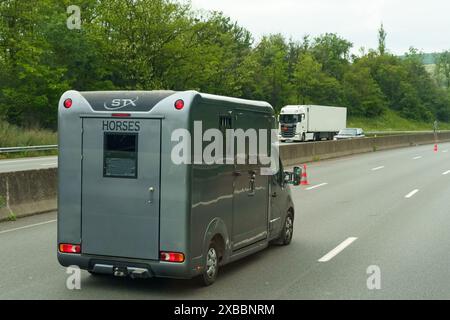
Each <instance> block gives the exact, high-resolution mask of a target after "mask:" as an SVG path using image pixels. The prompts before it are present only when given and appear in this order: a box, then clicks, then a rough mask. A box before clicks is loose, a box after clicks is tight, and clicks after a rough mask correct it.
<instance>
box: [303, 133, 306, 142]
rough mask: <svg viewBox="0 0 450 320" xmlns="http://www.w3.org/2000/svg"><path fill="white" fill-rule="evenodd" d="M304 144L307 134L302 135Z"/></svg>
mask: <svg viewBox="0 0 450 320" xmlns="http://www.w3.org/2000/svg"><path fill="white" fill-rule="evenodd" d="M302 142H306V135H305V133H303V134H302Z"/></svg>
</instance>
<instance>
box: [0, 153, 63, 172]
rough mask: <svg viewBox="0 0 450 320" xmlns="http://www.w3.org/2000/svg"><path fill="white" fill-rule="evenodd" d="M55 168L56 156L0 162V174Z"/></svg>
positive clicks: (56, 163) (56, 164)
mask: <svg viewBox="0 0 450 320" xmlns="http://www.w3.org/2000/svg"><path fill="white" fill-rule="evenodd" d="M57 166H58V157H56V156H48V157H33V158H20V159H5V160H0V172H11V171H23V170H34V169H46V168H56V167H57Z"/></svg>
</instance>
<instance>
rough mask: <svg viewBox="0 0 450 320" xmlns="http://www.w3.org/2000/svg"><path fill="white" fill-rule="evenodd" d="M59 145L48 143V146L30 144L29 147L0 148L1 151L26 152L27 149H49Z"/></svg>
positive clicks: (55, 148) (56, 147)
mask: <svg viewBox="0 0 450 320" xmlns="http://www.w3.org/2000/svg"><path fill="white" fill-rule="evenodd" d="M57 149H58V145H56V144H54V145H47V146H29V147H7V148H0V153H12V152H26V151H48V150H57Z"/></svg>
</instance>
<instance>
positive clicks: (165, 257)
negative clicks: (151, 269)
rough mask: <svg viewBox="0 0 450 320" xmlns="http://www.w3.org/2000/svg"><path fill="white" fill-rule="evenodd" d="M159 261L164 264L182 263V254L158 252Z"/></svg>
mask: <svg viewBox="0 0 450 320" xmlns="http://www.w3.org/2000/svg"><path fill="white" fill-rule="evenodd" d="M160 259H161V261H165V262H178V263H181V262H184V254H182V253H179V252H160Z"/></svg>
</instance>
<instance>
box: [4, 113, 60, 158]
mask: <svg viewBox="0 0 450 320" xmlns="http://www.w3.org/2000/svg"><path fill="white" fill-rule="evenodd" d="M54 144H57V136H56V132H53V131H50V130H44V129H25V128H20V127H18V126H15V125H12V124H9V123H7V122H5V121H0V148H5V147H26V146H39V145H54ZM56 154H57V151H56V150H50V151H38V152H36V151H29V152H18V153H16V152H14V153H0V159H9V158H23V157H36V156H45V155H56Z"/></svg>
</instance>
